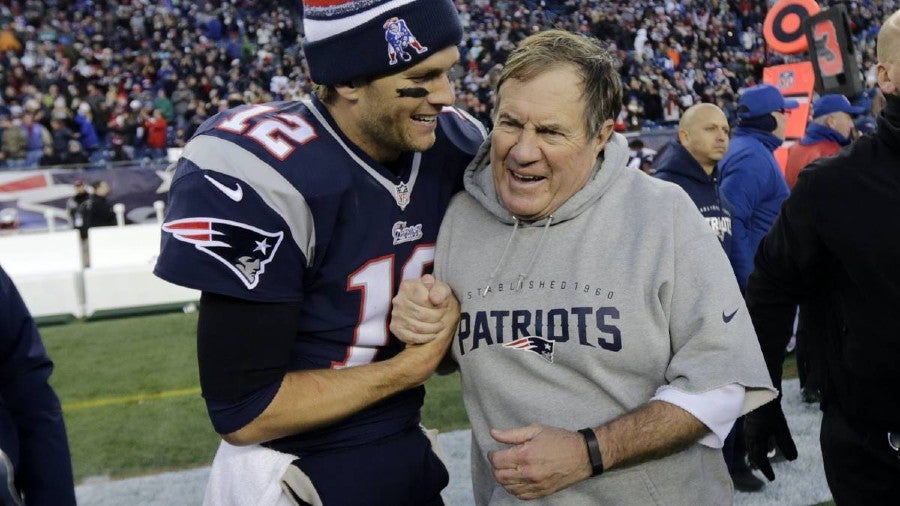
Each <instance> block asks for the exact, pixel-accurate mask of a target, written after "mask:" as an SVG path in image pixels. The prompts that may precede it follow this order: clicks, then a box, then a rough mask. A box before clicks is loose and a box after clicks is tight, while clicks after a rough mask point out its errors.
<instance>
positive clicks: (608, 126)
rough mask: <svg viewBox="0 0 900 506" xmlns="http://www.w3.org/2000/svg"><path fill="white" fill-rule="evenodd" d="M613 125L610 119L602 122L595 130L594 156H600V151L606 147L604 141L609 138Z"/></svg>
mask: <svg viewBox="0 0 900 506" xmlns="http://www.w3.org/2000/svg"><path fill="white" fill-rule="evenodd" d="M613 126H614V122H613V120H611V119H608V120H606V121H604V122H603V124H602V125H600V131H599V132H597V138H596V143H597V144H596V147H595V151H596V153H594V154H595V155H596V156H600V152H601V151H603V148H605V147H606V143H607V142H608V141H609V138H610V137H611V136H612V134H613V130H614V128H613Z"/></svg>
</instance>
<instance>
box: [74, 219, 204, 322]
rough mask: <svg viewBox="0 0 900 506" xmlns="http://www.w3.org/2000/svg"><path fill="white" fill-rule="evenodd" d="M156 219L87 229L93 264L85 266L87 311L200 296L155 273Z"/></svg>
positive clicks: (174, 301)
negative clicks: (153, 221)
mask: <svg viewBox="0 0 900 506" xmlns="http://www.w3.org/2000/svg"><path fill="white" fill-rule="evenodd" d="M159 242H160V227H159V225H158V224H156V223H150V224H139V225H128V226H124V227H97V228H91V229H90V230H89V231H88V244H89V255H88V256H89V258H90V267H87V268H85V269H84V300H85V315H86V316H91V315H92V314H94V313H95V312H97V311H104V310H110V309H127V308H139V307H142V306H154V305H162V304H172V303H180V302H189V301H197V300H200V292H199V291H197V290H191V289H188V288H183V287H180V286H177V285H173V284H171V283H169V282H167V281H163V280H162V279H159V278H158V277H156V276H154V275H153V266H154V265H155V264H156V257H157V256H159Z"/></svg>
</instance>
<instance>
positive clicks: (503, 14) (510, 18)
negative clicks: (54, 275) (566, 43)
mask: <svg viewBox="0 0 900 506" xmlns="http://www.w3.org/2000/svg"><path fill="white" fill-rule="evenodd" d="M57 4H58V6H59V7H60V8H51V6H57ZM2 5H10V6H11V8H8V9H7V10H8V12H9V16H8V18H9V19H10V20H11V21H10V22H8V23H7V22H5V21H6V20H5V19H4V20H3V22H2V23H0V47H5V48H7V50H5V51H4V50H2V49H0V69H2V71H0V94H2V96H0V115H2V114H3V113H4V112H6V113H8V114H10V115H12V114H13V113H16V114H18V113H19V112H20V111H23V110H28V107H27V106H26V104H28V103H33V104H38V110H31V111H29V112H32V113H33V114H34V116H35V122H36V123H41V124H43V125H44V126H45V127H47V128H50V129H52V127H51V124H50V119H61V120H64V121H68V120H72V119H73V118H74V120H75V122H76V123H77V124H72V125H70V127H71V128H73V130H76V131H77V132H78V134H79V135H80V137H79V140H81V142H82V144H83V146H84V150H85V151H86V152H87V153H88V154H89V155H91V154H93V153H94V152H95V151H98V152H99V153H98V154H96V155H94V156H93V159H96V158H98V156H99V154H102V153H104V152H105V150H106V149H107V148H109V143H110V139H111V136H112V134H113V133H116V132H118V133H119V134H120V136H121V138H122V142H123V150H124V151H125V152H126V153H129V154H130V156H131V157H132V158H138V157H139V156H141V155H143V153H144V152H145V150H146V149H147V148H148V146H147V139H146V135H142V134H141V132H140V131H139V129H142V128H143V125H142V123H143V120H142V119H140V118H132V119H133V120H134V121H135V123H134V124H132V123H131V122H129V121H128V119H129V118H128V116H129V113H131V112H132V107H130V104H133V103H135V102H136V103H137V104H138V106H137V108H136V110H134V111H133V112H134V113H135V114H136V113H137V111H139V110H140V109H142V108H143V107H144V106H145V105H147V106H151V107H154V108H158V109H161V110H162V111H163V116H164V117H165V119H166V122H167V125H168V126H169V127H175V128H183V129H184V132H185V134H186V137H188V138H189V137H190V135H191V134H192V133H193V132H194V131H195V130H196V127H197V126H198V125H199V124H200V123H202V121H203V120H205V119H206V118H207V117H209V116H210V115H212V114H215V113H216V112H219V111H220V110H222V109H223V108H224V107H226V100H225V98H226V97H228V100H230V98H231V97H232V96H240V97H241V100H242V101H244V102H247V103H259V102H265V101H268V100H271V99H276V98H277V99H286V100H297V99H305V98H308V96H309V94H310V92H311V86H312V83H311V82H310V81H309V78H308V73H307V72H306V70H305V61H304V60H303V57H302V51H301V49H300V44H299V41H300V34H299V32H298V29H297V27H298V22H299V20H300V13H299V9H298V5H299V2H294V1H288V0H278V1H276V2H248V1H246V0H236V1H234V2H210V3H199V2H151V1H150V0H128V1H125V0H105V1H104V2H99V3H98V2H68V1H67V2H27V1H21V0H13V1H12V2H11V3H9V2H0V6H2ZM99 5H103V6H104V7H105V8H104V9H102V10H101V9H98V8H97V7H98V6H99ZM844 5H846V6H847V8H848V11H849V13H850V19H851V27H852V31H853V38H854V42H855V44H856V51H857V58H858V59H859V61H860V62H861V71H862V72H863V73H864V75H865V78H866V86H867V88H869V89H870V90H868V91H867V92H866V95H867V97H868V95H870V94H871V97H869V98H868V100H870V101H872V102H873V105H872V110H873V114H875V115H877V112H878V110H879V109H880V105H879V104H880V102H883V98H881V96H880V93H877V91H876V92H875V93H872V91H871V90H877V84H876V82H875V69H876V66H875V55H874V48H875V35H876V34H877V32H878V29H879V27H880V23H879V20H880V19H882V18H883V17H884V14H886V12H885V11H886V10H887V11H889V10H891V6H892V5H893V3H892V2H855V3H845V4H844ZM26 6H27V8H26ZM457 6H458V7H459V10H460V12H461V19H463V20H464V23H465V24H466V25H467V29H466V36H465V37H466V38H465V39H464V40H463V43H462V47H461V61H460V67H459V70H460V72H459V76H458V77H457V78H456V79H454V86H455V88H456V91H457V99H458V100H457V103H458V105H460V106H461V107H463V108H465V109H466V110H467V111H468V112H469V113H471V114H472V115H473V116H475V117H476V118H478V119H480V120H482V121H483V122H484V123H485V124H486V125H487V126H490V112H491V110H492V109H493V85H494V84H495V81H496V75H497V72H498V71H499V69H500V68H502V65H503V63H504V62H505V61H506V55H508V54H509V51H510V50H511V49H512V48H513V47H515V45H516V44H517V43H518V41H519V40H521V39H522V38H524V37H525V36H526V35H528V34H529V33H531V32H533V31H536V30H540V29H543V28H548V27H551V26H552V27H557V28H564V29H568V30H572V31H579V32H582V33H591V34H594V35H596V36H598V37H600V38H601V39H603V40H606V41H607V42H608V44H609V48H610V50H611V52H613V53H614V54H616V55H617V56H618V58H619V60H620V61H619V73H620V75H621V77H622V82H623V84H624V96H625V97H633V98H634V99H633V100H630V99H626V102H625V104H623V105H625V106H626V107H625V109H624V111H623V116H622V117H621V118H619V120H618V121H617V123H616V128H617V130H619V131H622V130H632V131H637V130H640V129H641V128H643V127H648V126H654V125H658V124H659V123H661V122H662V123H667V124H672V123H675V122H677V121H678V118H679V117H680V115H681V113H683V112H684V110H685V109H687V108H688V107H690V106H692V105H694V104H695V103H699V102H709V103H714V104H717V105H719V107H720V108H721V109H722V110H723V111H724V112H725V114H726V117H728V118H729V120H733V119H734V114H733V112H734V108H735V101H736V97H737V96H738V95H739V94H740V92H742V91H743V90H744V89H745V88H748V87H750V86H752V85H754V84H756V83H758V82H760V81H761V77H762V69H763V67H765V66H767V65H775V64H780V63H789V62H793V61H798V60H800V59H802V56H801V55H797V56H794V55H779V54H773V53H767V52H766V51H765V45H764V44H763V43H762V38H761V33H762V28H761V27H762V20H763V18H764V16H765V14H766V11H767V3H766V2H765V1H763V0H741V1H740V2H717V3H714V4H710V3H709V2H685V3H676V2H673V1H671V0H642V1H641V2H626V1H624V0H616V1H608V0H603V1H600V0H578V1H569V2H562V1H556V0H554V1H547V2H536V1H527V2H508V1H504V0H459V1H458V2H457ZM62 7H64V8H62ZM0 8H2V7H0ZM849 98H851V101H852V100H853V99H854V98H855V97H849ZM194 100H196V102H194ZM79 104H85V107H84V108H80V106H79ZM200 107H202V108H203V110H202V111H199V112H198V109H199V108H200ZM76 108H79V110H78V114H73V111H75V110H76ZM120 123H121V124H120ZM89 125H90V126H89ZM91 126H92V127H93V132H92V131H91ZM76 127H77V128H76ZM123 130H124V131H123ZM95 136H96V138H97V141H96V142H94V140H93V137H95ZM135 150H136V151H137V155H134V153H135ZM56 151H57V153H61V152H62V151H63V150H61V149H60V146H59V145H57V146H56ZM23 158H24V157H23Z"/></svg>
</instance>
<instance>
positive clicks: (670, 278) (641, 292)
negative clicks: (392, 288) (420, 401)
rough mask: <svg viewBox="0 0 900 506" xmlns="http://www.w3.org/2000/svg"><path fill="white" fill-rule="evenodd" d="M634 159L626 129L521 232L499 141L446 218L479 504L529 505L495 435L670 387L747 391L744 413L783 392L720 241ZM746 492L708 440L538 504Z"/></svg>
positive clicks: (672, 500) (591, 415)
mask: <svg viewBox="0 0 900 506" xmlns="http://www.w3.org/2000/svg"><path fill="white" fill-rule="evenodd" d="M627 161H628V147H627V143H626V140H625V138H624V137H623V136H621V135H619V134H613V136H612V137H611V138H610V140H609V142H608V144H607V145H606V147H605V148H604V152H603V155H602V157H601V159H600V160H599V161H598V163H597V165H596V166H595V167H594V173H593V175H592V176H591V178H590V179H589V181H588V182H587V184H586V185H585V187H584V188H582V189H581V190H580V191H578V192H577V193H576V194H575V195H573V196H572V197H571V198H570V199H569V200H568V201H566V202H565V203H564V204H563V205H562V206H561V207H560V208H559V209H557V210H556V211H555V212H553V213H552V215H550V216H549V217H547V218H545V219H542V220H539V221H537V222H530V223H529V222H521V221H519V220H517V219H516V218H514V217H513V216H511V215H510V213H509V212H508V211H507V210H506V209H505V208H504V207H503V206H502V204H501V203H500V201H499V200H498V198H497V194H496V192H495V189H494V183H493V178H492V174H491V167H490V141H488V142H486V143H485V145H484V146H482V148H481V150H480V152H479V154H478V156H477V157H476V159H475V160H474V161H473V162H472V164H471V165H470V166H469V168H468V169H467V170H466V173H465V187H466V190H467V191H466V192H464V193H460V194H458V195H457V196H456V197H454V200H453V201H452V203H451V205H450V208H449V210H448V211H447V214H446V216H445V218H444V221H443V223H442V225H441V231H440V235H439V238H438V244H437V251H436V258H435V273H436V275H437V277H438V279H442V280H444V281H446V282H448V283H449V284H450V286H451V287H452V288H453V291H454V293H455V294H456V296H457V298H459V300H460V303H461V309H462V315H461V319H460V325H459V329H458V332H457V335H456V337H455V339H454V342H453V344H452V345H451V349H452V353H453V358H454V359H455V360H456V362H457V363H458V364H459V367H460V373H461V378H462V390H463V398H464V402H465V405H466V410H467V412H468V415H469V419H470V421H471V423H472V480H473V483H474V491H475V501H476V503H477V504H515V503H518V500H517V499H516V498H515V497H513V496H511V495H509V494H507V493H506V491H505V490H503V488H502V487H501V486H500V485H499V484H498V483H497V482H496V481H495V480H494V478H493V476H492V474H491V468H490V462H489V461H488V459H487V454H488V452H489V451H492V450H500V449H503V448H506V447H508V446H507V445H505V444H501V443H498V442H496V441H494V440H493V439H492V438H491V436H490V433H489V430H490V429H491V428H500V429H509V428H515V427H524V426H526V425H529V424H532V423H538V424H546V425H551V426H556V427H562V428H565V429H569V430H577V429H581V428H584V427H596V426H599V425H602V424H604V423H606V422H609V421H611V420H613V419H614V418H617V417H619V416H621V415H623V414H625V413H627V412H629V411H631V410H634V409H635V408H638V407H640V406H641V405H643V404H646V403H647V402H648V401H649V400H650V399H651V397H653V395H654V394H655V393H656V391H657V389H659V388H660V387H662V386H664V385H668V386H670V387H672V388H676V389H678V390H681V391H683V392H686V393H695V394H698V393H704V392H708V391H711V390H714V389H717V388H720V387H723V386H726V385H730V384H739V385H742V386H744V387H745V388H746V391H747V394H746V397H745V401H744V405H743V409H742V413H746V412H748V411H750V410H752V409H755V408H756V407H758V406H760V405H762V404H764V403H766V402H768V401H769V400H771V399H773V398H774V397H775V395H776V391H775V390H774V389H773V388H772V385H771V382H770V380H769V374H768V372H767V370H766V367H765V364H764V362H763V358H762V354H761V352H760V348H759V344H758V342H757V339H756V334H755V333H754V331H753V326H752V324H751V321H750V317H749V315H748V313H747V308H746V307H745V306H744V301H743V298H742V297H741V294H740V292H739V290H738V286H737V282H736V281H735V277H734V274H733V272H732V270H731V266H730V265H729V263H728V259H727V258H726V257H725V253H724V252H723V251H722V247H721V246H720V245H719V242H718V239H716V236H715V235H714V234H713V232H712V230H711V229H710V227H709V225H707V224H706V222H705V221H704V220H703V217H702V216H701V215H700V213H699V211H697V208H696V207H695V206H694V204H693V202H691V199H690V198H689V197H688V196H687V194H686V193H684V191H683V190H682V189H681V188H679V187H678V186H676V185H674V184H671V183H668V182H665V181H660V180H657V179H654V178H652V177H649V176H647V175H646V174H644V173H642V172H640V171H636V170H628V169H627V168H626V162H627ZM732 496H733V491H732V485H731V480H730V479H729V477H728V472H727V470H726V468H725V463H724V459H723V458H722V452H721V450H718V449H714V448H710V447H707V446H704V445H701V444H699V443H695V444H693V445H692V446H690V447H689V448H687V449H686V450H683V451H681V452H678V453H676V454H674V455H670V456H668V457H665V458H662V459H658V460H654V461H651V462H646V463H644V464H640V465H636V466H633V467H629V468H625V469H614V470H610V471H607V472H605V473H604V474H603V475H601V476H599V477H595V478H589V479H587V480H584V481H582V482H580V483H577V484H575V485H572V486H570V487H568V488H566V489H563V490H560V491H558V492H556V493H555V494H552V495H551V496H549V497H547V498H545V499H544V500H542V501H538V503H541V504H560V505H566V506H569V505H580V504H584V505H598V504H634V505H647V504H668V505H699V504H702V505H711V504H715V505H721V504H730V503H731V502H732ZM529 504H534V502H531V503H529Z"/></svg>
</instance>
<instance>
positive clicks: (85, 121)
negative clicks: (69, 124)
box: [75, 102, 100, 153]
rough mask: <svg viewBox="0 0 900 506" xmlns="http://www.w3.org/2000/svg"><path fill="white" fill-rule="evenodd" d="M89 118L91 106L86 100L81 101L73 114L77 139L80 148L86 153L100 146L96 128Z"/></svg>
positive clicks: (90, 116)
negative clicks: (76, 127)
mask: <svg viewBox="0 0 900 506" xmlns="http://www.w3.org/2000/svg"><path fill="white" fill-rule="evenodd" d="M91 118H92V114H91V106H89V105H88V104H87V102H82V103H81V104H80V105H79V106H78V112H77V113H76V114H75V124H76V125H77V126H78V140H79V141H80V142H81V146H82V148H84V150H85V151H87V152H88V153H93V152H94V151H96V150H97V148H99V147H100V139H99V138H98V136H97V129H96V128H94V123H93V122H92V119H91Z"/></svg>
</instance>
